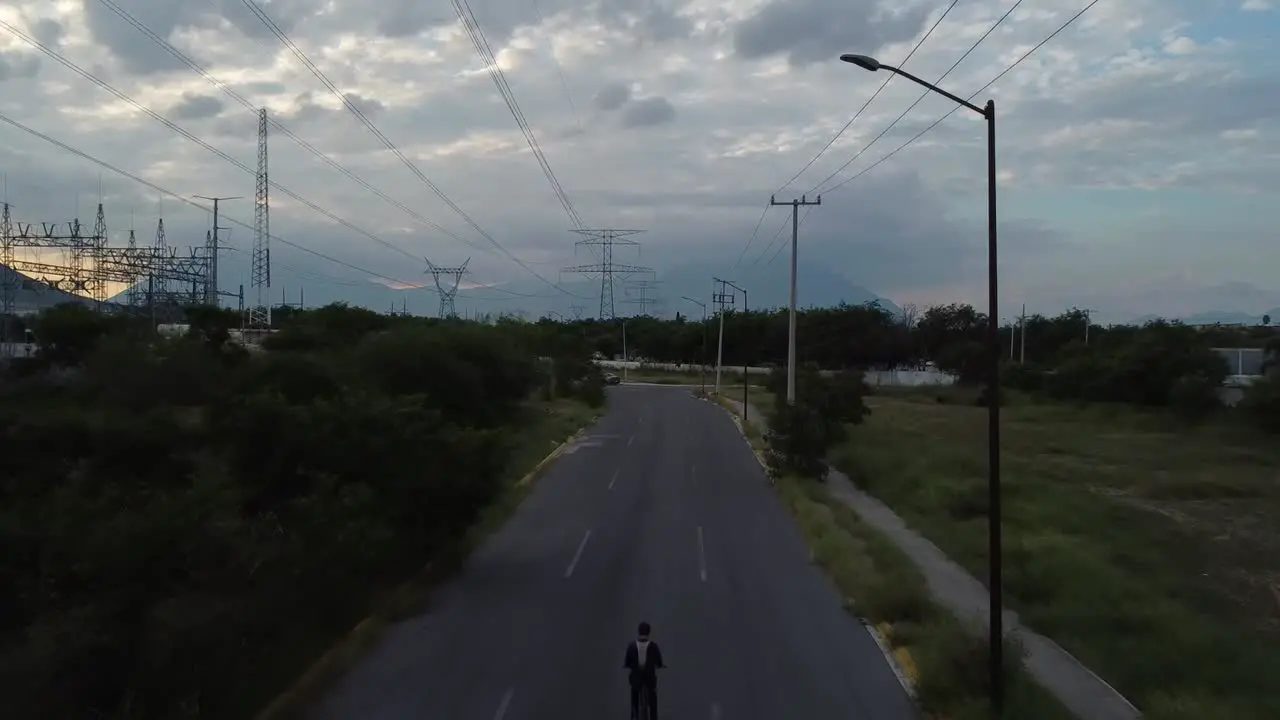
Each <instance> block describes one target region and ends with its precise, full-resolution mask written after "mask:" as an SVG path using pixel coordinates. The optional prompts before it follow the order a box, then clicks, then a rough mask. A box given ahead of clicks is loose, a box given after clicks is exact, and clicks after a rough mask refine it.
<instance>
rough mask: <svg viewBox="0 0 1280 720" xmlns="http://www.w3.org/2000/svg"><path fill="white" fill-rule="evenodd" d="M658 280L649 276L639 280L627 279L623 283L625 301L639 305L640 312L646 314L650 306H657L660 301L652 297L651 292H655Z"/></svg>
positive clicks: (658, 283)
mask: <svg viewBox="0 0 1280 720" xmlns="http://www.w3.org/2000/svg"><path fill="white" fill-rule="evenodd" d="M661 284H662V283H660V282H659V281H657V280H655V279H653V278H651V277H649V278H642V279H640V280H628V281H627V282H626V283H624V284H623V291H624V292H625V293H626V295H627V300H626V302H627V303H628V304H631V305H639V306H640V314H641V315H648V314H649V308H650V306H655V307H656V306H657V305H658V304H659V303H660V302H661V301H660V300H659V299H658V298H656V297H654V296H653V295H652V294H651V293H653V292H656V291H657V289H658V286H659V285H661ZM633 292H634V293H635V294H634V295H632V293H633Z"/></svg>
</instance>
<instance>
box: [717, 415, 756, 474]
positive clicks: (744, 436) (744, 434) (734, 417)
mask: <svg viewBox="0 0 1280 720" xmlns="http://www.w3.org/2000/svg"><path fill="white" fill-rule="evenodd" d="M715 404H716V405H717V406H718V407H719V408H720V409H721V410H724V411H725V412H726V413H729V419H730V420H732V421H733V425H734V427H736V428H738V434H739V435H741V436H742V439H743V440H746V441H747V449H749V450H750V451H751V454H752V455H755V456H756V462H758V463H760V467H762V468H764V474H765V476H766V477H768V476H769V463H768V462H767V461H766V460H765V459H764V456H763V455H761V454H760V452H759V451H758V450H756V446H755V445H752V444H751V438H750V437H748V436H747V429H746V428H745V427H743V425H742V419H741V418H739V417H738V413H737V412H736V411H734V409H733V407H731V406H728V405H725V403H724V398H723V397H720V396H717V397H716V399H715Z"/></svg>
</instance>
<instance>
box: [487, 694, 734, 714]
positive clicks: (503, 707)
mask: <svg viewBox="0 0 1280 720" xmlns="http://www.w3.org/2000/svg"><path fill="white" fill-rule="evenodd" d="M515 694H516V691H515V688H512V689H510V690H508V691H507V694H506V695H503V696H502V703H500V704H499V705H498V712H496V713H494V715H493V720H502V717H503V716H504V715H506V714H507V708H509V707H511V697H512V696H513V695H515ZM713 717H714V716H713Z"/></svg>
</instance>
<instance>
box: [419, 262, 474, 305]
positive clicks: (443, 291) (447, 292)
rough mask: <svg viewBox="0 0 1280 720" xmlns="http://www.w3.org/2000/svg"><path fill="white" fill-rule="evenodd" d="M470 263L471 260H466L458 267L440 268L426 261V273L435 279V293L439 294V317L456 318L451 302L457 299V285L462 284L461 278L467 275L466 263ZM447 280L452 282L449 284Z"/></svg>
mask: <svg viewBox="0 0 1280 720" xmlns="http://www.w3.org/2000/svg"><path fill="white" fill-rule="evenodd" d="M470 262H471V258H467V262H464V263H462V264H461V265H459V266H458V267H440V266H439V265H433V264H432V263H431V261H430V260H427V272H429V273H431V277H432V278H433V279H435V281H436V291H437V292H439V293H440V317H442V318H451V317H457V315H458V311H457V308H455V307H454V303H453V301H454V299H455V298H457V297H458V284H459V283H461V282H462V276H463V275H466V274H467V263H470ZM442 278H443V279H442ZM449 280H452V281H453V282H452V283H450V282H449Z"/></svg>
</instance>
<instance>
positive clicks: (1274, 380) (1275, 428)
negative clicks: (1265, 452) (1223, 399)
mask: <svg viewBox="0 0 1280 720" xmlns="http://www.w3.org/2000/svg"><path fill="white" fill-rule="evenodd" d="M1239 409H1240V411H1241V412H1242V413H1244V414H1245V416H1246V417H1248V418H1249V420H1250V422H1252V423H1253V425H1254V426H1255V427H1257V428H1258V429H1260V430H1262V431H1264V432H1269V433H1280V373H1277V372H1274V371H1273V372H1272V373H1271V374H1269V375H1267V376H1266V377H1263V378H1260V379H1259V380H1257V381H1256V382H1254V383H1253V384H1252V385H1250V386H1249V389H1247V390H1245V393H1244V398H1243V399H1242V400H1241V401H1240V405H1239Z"/></svg>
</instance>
